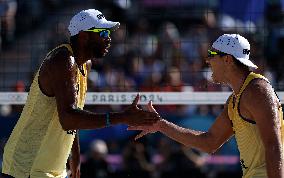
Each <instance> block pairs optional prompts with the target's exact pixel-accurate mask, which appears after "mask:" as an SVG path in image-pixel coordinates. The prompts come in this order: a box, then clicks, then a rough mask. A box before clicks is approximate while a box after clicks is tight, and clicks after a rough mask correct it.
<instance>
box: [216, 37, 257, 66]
mask: <svg viewBox="0 0 284 178" xmlns="http://www.w3.org/2000/svg"><path fill="white" fill-rule="evenodd" d="M212 47H213V48H215V49H217V50H219V51H221V52H223V53H227V54H231V55H232V56H234V57H235V58H236V59H237V60H238V61H240V62H241V63H242V64H244V65H246V66H248V67H251V68H254V69H256V68H257V66H256V65H255V64H254V63H253V62H251V61H250V60H249V55H250V44H249V42H248V40H247V39H245V38H244V37H242V36H241V35H239V34H224V35H222V36H220V37H219V38H218V39H217V40H216V41H215V42H214V43H213V45H212Z"/></svg>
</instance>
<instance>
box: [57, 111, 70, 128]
mask: <svg viewBox="0 0 284 178" xmlns="http://www.w3.org/2000/svg"><path fill="white" fill-rule="evenodd" d="M58 117H59V123H60V125H61V127H62V129H63V130H64V131H68V130H73V129H72V128H71V126H70V124H69V122H68V114H59V115H58Z"/></svg>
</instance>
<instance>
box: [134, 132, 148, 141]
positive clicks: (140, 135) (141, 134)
mask: <svg viewBox="0 0 284 178" xmlns="http://www.w3.org/2000/svg"><path fill="white" fill-rule="evenodd" d="M147 133H148V132H146V131H143V132H141V133H140V134H138V135H136V137H135V138H134V140H138V139H139V138H141V137H143V136H144V135H147Z"/></svg>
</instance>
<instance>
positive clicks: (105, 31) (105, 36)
mask: <svg viewBox="0 0 284 178" xmlns="http://www.w3.org/2000/svg"><path fill="white" fill-rule="evenodd" d="M100 36H101V37H103V38H107V37H109V32H108V31H107V30H104V31H101V32H100Z"/></svg>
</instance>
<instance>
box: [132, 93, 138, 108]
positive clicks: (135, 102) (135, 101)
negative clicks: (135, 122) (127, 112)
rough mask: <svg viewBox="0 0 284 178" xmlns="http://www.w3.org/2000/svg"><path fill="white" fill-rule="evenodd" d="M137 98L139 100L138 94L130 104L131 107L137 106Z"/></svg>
mask: <svg viewBox="0 0 284 178" xmlns="http://www.w3.org/2000/svg"><path fill="white" fill-rule="evenodd" d="M139 98H140V94H139V93H138V94H137V95H136V97H135V99H134V100H133V102H132V105H133V106H136V105H137V104H138V101H139Z"/></svg>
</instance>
